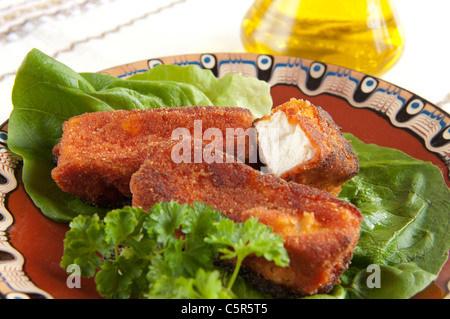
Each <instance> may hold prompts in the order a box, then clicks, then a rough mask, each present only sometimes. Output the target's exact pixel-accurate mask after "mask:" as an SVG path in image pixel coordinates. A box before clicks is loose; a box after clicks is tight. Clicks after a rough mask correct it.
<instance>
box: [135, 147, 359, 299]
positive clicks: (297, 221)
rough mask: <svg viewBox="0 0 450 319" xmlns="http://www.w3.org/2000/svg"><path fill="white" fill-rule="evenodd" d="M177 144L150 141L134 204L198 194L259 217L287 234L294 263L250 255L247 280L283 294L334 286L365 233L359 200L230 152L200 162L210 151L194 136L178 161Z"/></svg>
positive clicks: (237, 213) (225, 209) (232, 213)
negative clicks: (262, 167) (188, 154)
mask: <svg viewBox="0 0 450 319" xmlns="http://www.w3.org/2000/svg"><path fill="white" fill-rule="evenodd" d="M177 143H178V142H176V141H162V142H161V141H158V142H153V143H151V144H150V147H149V151H148V155H147V158H146V160H145V161H144V163H143V164H142V166H141V168H140V169H139V170H138V171H137V172H136V173H135V174H133V176H132V178H131V182H130V189H131V192H132V194H133V200H132V205H133V206H135V207H141V208H143V209H144V210H149V209H150V208H151V207H152V206H153V205H154V204H155V203H158V202H162V201H170V200H175V201H178V202H180V203H187V204H193V203H194V202H195V201H200V202H204V203H206V204H207V205H210V206H211V207H212V208H213V209H218V210H220V211H221V212H222V213H223V214H225V215H226V216H228V217H229V218H230V219H232V220H234V221H236V222H243V221H245V220H246V219H248V218H249V217H250V216H255V217H257V218H258V220H259V221H260V222H262V223H264V224H266V225H271V226H272V227H273V230H274V232H276V233H278V234H279V235H281V236H282V237H283V238H284V239H285V244H284V245H285V248H286V250H287V252H288V254H289V257H290V265H289V266H288V267H279V266H276V265H275V264H274V263H273V262H270V261H267V260H266V259H264V258H263V257H256V256H251V257H247V258H246V259H245V260H244V263H243V272H242V274H243V275H244V276H245V277H246V278H247V279H248V280H250V281H251V282H252V283H253V284H255V285H256V286H258V287H259V288H260V289H261V290H263V291H265V292H267V293H270V294H272V295H273V296H276V297H282V298H290V297H300V296H309V295H313V294H317V293H326V292H329V291H330V290H331V289H332V287H333V286H334V284H336V283H337V282H338V281H339V277H340V275H341V274H342V272H343V271H344V270H345V269H346V268H347V267H348V265H349V263H350V260H351V258H352V254H353V250H354V248H355V246H356V244H357V242H358V239H359V231H360V223H361V222H362V215H361V213H360V211H359V210H358V209H357V208H356V207H355V206H354V205H352V204H350V203H347V202H345V201H342V200H340V199H338V198H336V197H335V196H333V195H331V194H330V193H328V192H325V191H322V190H319V189H316V188H313V187H310V186H307V185H301V184H297V183H294V182H288V181H286V180H284V179H281V178H279V177H276V176H274V175H271V174H264V173H262V172H260V171H258V170H255V169H253V168H251V167H250V166H248V165H246V164H242V163H240V162H237V161H234V162H232V161H230V157H231V155H228V154H221V155H220V156H217V157H216V159H217V161H213V162H206V161H202V162H201V163H195V162H194V161H193V157H194V156H195V155H194V153H195V152H204V150H205V145H204V144H202V145H200V146H199V144H198V143H195V141H191V143H192V145H191V147H192V148H191V150H192V153H193V155H192V158H191V160H188V161H181V162H180V161H178V160H174V158H173V152H172V150H173V149H174V148H176V147H177ZM218 154H220V151H217V150H216V155H218ZM220 157H222V158H223V159H222V160H219V159H220ZM226 265H227V266H228V267H233V264H226Z"/></svg>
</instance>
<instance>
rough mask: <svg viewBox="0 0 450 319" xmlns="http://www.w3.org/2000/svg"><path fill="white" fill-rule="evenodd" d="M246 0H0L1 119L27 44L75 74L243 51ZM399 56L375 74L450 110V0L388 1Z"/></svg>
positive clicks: (248, 1) (248, 0) (6, 114)
mask: <svg viewBox="0 0 450 319" xmlns="http://www.w3.org/2000/svg"><path fill="white" fill-rule="evenodd" d="M252 3H253V0H226V1H224V0H214V1H211V0H152V1H148V0H0V121H1V122H4V121H5V120H7V119H8V117H9V114H10V112H11V110H12V104H11V89H12V86H13V83H14V76H15V72H16V70H17V68H18V66H19V65H20V63H21V61H22V59H23V58H24V57H25V55H26V54H27V52H29V51H30V50H31V49H32V48H38V49H39V50H41V51H43V52H44V53H46V54H48V55H50V56H52V57H54V58H56V59H57V60H59V61H61V62H63V63H65V64H67V65H68V66H69V67H71V68H72V69H74V70H75V71H77V72H97V71H100V70H103V69H106V68H109V67H113V66H116V65H121V64H125V63H129V62H134V61H140V60H145V59H149V58H157V57H163V56H171V55H178V54H188V53H206V52H208V53H214V52H245V49H244V47H243V45H242V43H241V39H240V27H241V21H242V18H243V16H244V15H245V13H246V12H247V10H248V8H249V7H250V6H251V4H252ZM393 4H394V6H395V7H396V8H397V11H398V15H399V17H400V20H401V22H402V24H403V27H404V30H405V35H406V46H405V50H404V52H403V54H402V57H401V59H400V60H399V61H398V62H397V63H396V64H395V65H394V67H393V68H392V69H390V70H389V71H388V72H387V73H385V74H384V75H382V76H380V78H381V79H383V80H386V81H388V82H391V83H392V84H395V85H397V86H400V87H402V88H404V89H407V90H409V91H411V92H414V93H415V94H417V95H419V96H421V97H422V98H424V99H426V100H428V101H429V102H431V103H435V104H437V105H440V106H441V107H442V108H443V109H444V110H446V111H447V112H450V81H448V79H447V76H448V74H450V39H449V37H448V34H449V32H448V31H450V24H449V22H448V21H447V20H446V19H447V17H446V15H447V13H448V12H450V1H448V0H431V1H427V2H423V1H419V0H396V1H393Z"/></svg>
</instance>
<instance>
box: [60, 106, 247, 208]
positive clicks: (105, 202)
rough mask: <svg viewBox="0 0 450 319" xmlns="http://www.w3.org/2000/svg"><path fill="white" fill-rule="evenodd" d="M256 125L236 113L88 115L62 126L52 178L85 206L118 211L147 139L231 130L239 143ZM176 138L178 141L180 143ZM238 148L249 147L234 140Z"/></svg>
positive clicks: (206, 109) (188, 110) (191, 110)
mask: <svg viewBox="0 0 450 319" xmlns="http://www.w3.org/2000/svg"><path fill="white" fill-rule="evenodd" d="M252 120H253V118H252V114H251V112H250V111H249V110H247V109H243V108H237V107H213V106H193V107H180V108H159V109H150V110H131V111H124V110H118V111H103V112H95V113H86V114H83V115H80V116H76V117H73V118H71V119H69V120H68V121H66V122H65V123H64V125H63V132H64V133H63V136H62V138H61V141H60V142H59V143H58V144H57V145H56V146H55V147H54V149H53V154H54V156H55V157H56V158H57V166H56V167H55V168H54V169H53V170H52V177H53V179H54V180H55V182H56V183H57V185H58V186H59V187H60V188H61V189H62V190H63V191H65V192H67V193H71V194H73V195H75V196H76V197H78V198H80V199H82V200H84V201H85V202H87V203H90V204H94V205H97V206H106V207H115V206H120V205H122V204H123V203H127V202H129V201H130V197H131V193H130V189H129V181H130V178H131V175H132V174H133V173H134V172H135V171H137V170H138V169H139V167H140V165H141V164H142V162H143V161H144V158H145V155H146V153H147V149H148V140H149V136H152V138H153V139H159V138H163V139H171V138H172V137H173V135H172V134H173V133H174V132H177V131H178V133H180V134H188V135H191V134H192V135H193V136H194V135H195V134H200V135H202V134H203V133H205V132H206V131H207V130H208V128H213V129H214V130H215V132H216V135H217V130H218V132H219V133H218V134H223V136H225V132H226V130H227V129H237V128H242V131H237V132H235V133H236V137H238V136H239V134H241V133H240V132H243V131H244V130H247V129H248V128H251V126H252ZM179 130H181V131H179ZM178 133H177V134H175V138H179V137H178V136H177V135H178ZM242 134H243V133H242ZM211 136H212V135H211ZM216 137H217V136H216ZM200 138H201V137H200ZM211 138H212V137H211ZM217 142H221V139H219V138H218V139H217ZM212 143H214V141H213V142H212ZM235 143H236V144H238V143H245V141H244V140H242V139H239V138H236V140H235ZM236 149H237V147H236ZM247 149H248V148H247Z"/></svg>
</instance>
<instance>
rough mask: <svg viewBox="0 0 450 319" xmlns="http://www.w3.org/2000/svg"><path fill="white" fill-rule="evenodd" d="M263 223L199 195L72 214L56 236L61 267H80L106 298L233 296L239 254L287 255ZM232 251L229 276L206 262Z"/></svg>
mask: <svg viewBox="0 0 450 319" xmlns="http://www.w3.org/2000/svg"><path fill="white" fill-rule="evenodd" d="M283 241H284V240H283V239H282V238H281V237H280V236H279V235H277V234H275V233H273V232H272V228H271V227H270V226H266V225H264V224H262V223H259V222H258V221H257V219H256V218H250V219H248V220H247V221H246V222H245V223H235V222H233V221H231V220H230V219H228V218H227V217H225V216H224V215H222V214H221V213H220V211H217V210H213V209H212V208H211V207H209V206H207V205H205V204H204V203H199V202H195V203H194V204H193V205H186V204H179V203H177V202H175V201H171V202H162V203H158V204H155V205H154V206H153V207H152V208H151V209H150V211H149V212H145V211H144V210H142V209H141V208H138V207H124V208H121V209H116V210H113V211H111V212H109V213H108V214H107V215H106V216H105V217H104V218H103V219H100V218H99V217H98V216H97V215H94V216H78V217H76V218H75V219H74V220H73V221H72V222H71V223H70V230H69V231H68V232H67V233H66V238H65V240H64V255H63V257H62V259H61V267H63V268H64V269H67V267H68V266H69V265H71V264H76V265H78V266H79V267H80V270H81V274H82V276H85V277H94V276H95V282H96V285H97V290H98V292H99V293H100V294H101V295H102V296H104V297H106V298H130V297H134V298H202V299H206V298H220V299H224V298H234V297H236V295H235V293H234V292H233V290H232V289H233V286H235V282H236V278H237V277H238V273H239V269H240V267H241V265H242V261H243V260H244V259H245V258H246V257H247V256H248V255H250V254H255V255H256V256H264V257H265V258H266V259H268V260H273V261H274V262H275V264H277V265H279V266H283V267H284V266H287V265H288V264H289V257H288V255H287V252H286V250H285V249H284V246H283ZM219 256H220V258H221V259H232V258H235V259H236V261H237V262H236V265H235V269H234V272H233V274H232V275H231V277H229V276H226V275H224V273H223V272H222V271H221V270H220V269H219V268H217V267H216V266H215V265H214V261H215V260H216V259H217V258H219Z"/></svg>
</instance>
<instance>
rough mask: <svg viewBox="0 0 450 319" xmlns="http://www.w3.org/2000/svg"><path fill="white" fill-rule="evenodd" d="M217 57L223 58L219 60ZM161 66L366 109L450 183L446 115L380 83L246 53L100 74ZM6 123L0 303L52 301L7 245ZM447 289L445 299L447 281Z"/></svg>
mask: <svg viewBox="0 0 450 319" xmlns="http://www.w3.org/2000/svg"><path fill="white" fill-rule="evenodd" d="M218 56H223V57H227V58H226V59H222V60H218V58H217V57H218ZM159 64H176V65H184V66H187V65H196V66H198V67H200V68H204V69H209V70H211V71H212V72H213V74H214V75H216V76H217V77H221V76H223V75H224V74H227V73H242V74H243V75H244V76H250V77H256V78H258V79H260V80H264V81H266V82H268V83H269V84H270V86H271V87H274V86H277V85H285V86H295V87H297V88H298V89H299V90H300V91H301V92H302V93H304V94H305V95H307V96H317V95H321V94H328V95H332V96H336V97H339V98H341V99H344V100H346V101H347V103H348V104H349V105H350V106H352V107H354V108H365V109H369V110H371V111H373V112H375V113H377V114H378V115H380V116H381V117H383V118H384V119H385V120H386V121H388V122H389V124H390V125H391V126H393V127H396V128H400V129H403V130H406V131H407V132H408V133H409V134H411V135H412V136H414V137H415V138H416V139H418V140H419V141H420V142H421V144H422V145H423V147H424V148H425V149H426V150H428V151H430V152H431V153H433V154H435V155H436V156H437V157H438V158H439V159H440V160H441V161H442V162H443V163H444V165H445V166H446V168H447V176H446V178H447V179H450V115H449V114H448V113H447V112H446V111H445V110H443V109H442V108H440V107H439V106H437V105H435V104H433V103H430V102H429V101H427V100H425V99H423V98H422V97H420V96H418V95H416V94H414V93H412V92H411V91H409V90H406V89H403V88H401V87H399V86H397V85H395V84H392V83H390V82H387V81H385V80H382V79H380V78H378V77H375V76H371V75H367V74H365V73H363V72H359V71H355V70H352V69H348V68H345V67H341V66H337V65H333V64H330V63H323V62H319V61H313V60H310V59H303V58H298V57H291V56H281V55H267V54H258V53H246V52H242V53H240V52H235V53H233V52H216V53H192V54H182V55H172V56H166V57H158V58H150V59H146V60H141V61H135V62H131V63H128V64H123V65H118V66H114V67H111V68H108V69H104V70H102V71H99V72H98V73H104V74H109V75H113V76H116V77H119V78H126V77H129V76H131V75H133V74H136V73H142V72H145V71H148V70H149V69H151V68H153V67H154V66H156V65H159ZM283 70H285V71H286V70H289V72H283ZM8 121H9V120H6V121H5V122H4V123H3V124H2V125H0V177H2V180H0V299H3V298H7V299H27V298H30V295H38V296H40V297H41V298H45V299H53V296H51V295H50V294H49V293H47V292H45V291H43V290H42V289H40V288H38V287H37V286H36V285H35V284H34V283H33V281H32V279H31V278H29V276H28V275H27V274H26V273H25V271H24V263H25V257H24V256H23V255H22V253H21V252H19V251H18V250H17V249H15V248H14V247H13V245H12V244H11V243H10V241H9V235H8V230H9V229H10V228H11V227H12V226H13V224H14V216H13V214H12V213H11V212H10V211H9V210H8V207H7V204H6V200H7V197H8V194H9V193H11V192H12V191H14V190H15V189H16V187H17V185H18V181H17V179H16V176H15V171H16V170H17V169H20V167H21V166H20V162H21V158H20V156H18V155H16V154H14V153H12V152H11V151H10V150H9V149H8V147H7V126H8ZM447 288H448V291H447V293H448V295H447V297H449V296H450V292H449V290H450V281H449V283H448V287H447ZM447 297H446V298H447ZM449 298H450V297H449Z"/></svg>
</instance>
